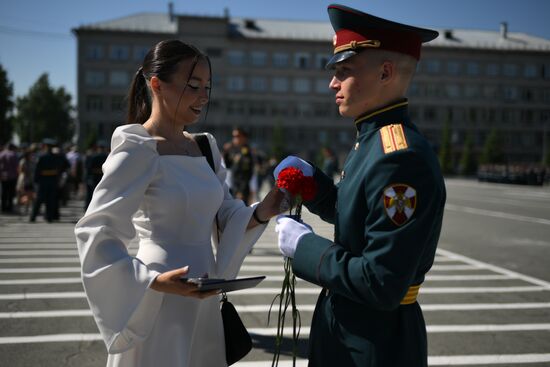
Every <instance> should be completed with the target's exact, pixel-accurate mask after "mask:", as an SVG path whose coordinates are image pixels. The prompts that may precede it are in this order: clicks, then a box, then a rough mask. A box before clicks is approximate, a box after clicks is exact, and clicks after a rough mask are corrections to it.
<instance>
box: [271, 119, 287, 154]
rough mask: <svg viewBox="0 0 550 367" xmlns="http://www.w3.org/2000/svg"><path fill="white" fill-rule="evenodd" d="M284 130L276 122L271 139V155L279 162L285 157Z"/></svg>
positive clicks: (278, 122)
mask: <svg viewBox="0 0 550 367" xmlns="http://www.w3.org/2000/svg"><path fill="white" fill-rule="evenodd" d="M284 134H285V133H284V129H283V126H282V124H281V123H280V121H277V122H276V124H275V126H274V127H273V135H272V137H271V140H272V141H271V153H272V154H273V156H274V157H275V158H276V159H277V161H281V160H282V159H283V158H284V155H285V136H284Z"/></svg>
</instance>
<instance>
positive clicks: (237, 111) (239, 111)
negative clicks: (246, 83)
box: [227, 101, 244, 116]
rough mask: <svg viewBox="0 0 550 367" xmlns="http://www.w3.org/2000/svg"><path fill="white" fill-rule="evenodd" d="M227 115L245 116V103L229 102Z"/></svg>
mask: <svg viewBox="0 0 550 367" xmlns="http://www.w3.org/2000/svg"><path fill="white" fill-rule="evenodd" d="M227 114H228V115H238V116H240V115H243V114H244V102H243V101H227Z"/></svg>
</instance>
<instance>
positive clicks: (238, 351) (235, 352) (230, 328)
mask: <svg viewBox="0 0 550 367" xmlns="http://www.w3.org/2000/svg"><path fill="white" fill-rule="evenodd" d="M195 141H196V142H197V144H198V145H199V148H200V150H201V152H202V155H204V156H205V157H206V160H207V161H208V164H209V165H210V167H211V168H212V170H213V171H214V173H215V172H216V170H215V168H214V160H213V158H212V149H211V148H210V143H209V141H208V137H207V136H206V135H204V134H197V135H195ZM216 228H218V216H217V215H216ZM219 237H220V234H219V233H218V241H219ZM220 303H221V314H222V322H223V333H224V338H225V360H226V361H227V364H228V365H229V366H231V365H232V364H233V363H235V362H237V361H239V360H240V359H242V358H243V357H244V356H246V355H247V354H248V352H250V350H251V349H252V338H251V337H250V334H248V331H247V330H246V327H245V326H244V324H243V322H242V320H241V318H240V316H239V314H238V313H237V310H236V309H235V307H234V306H233V304H232V303H231V302H229V301H228V300H227V295H226V294H225V293H223V294H222V299H221V301H220Z"/></svg>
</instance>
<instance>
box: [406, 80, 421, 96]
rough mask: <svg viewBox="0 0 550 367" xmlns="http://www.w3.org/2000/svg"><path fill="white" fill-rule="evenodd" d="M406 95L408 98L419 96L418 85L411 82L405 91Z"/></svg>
mask: <svg viewBox="0 0 550 367" xmlns="http://www.w3.org/2000/svg"><path fill="white" fill-rule="evenodd" d="M407 94H408V95H409V96H410V97H414V96H419V95H420V85H418V83H415V82H412V83H411V85H410V86H409V90H408V91H407Z"/></svg>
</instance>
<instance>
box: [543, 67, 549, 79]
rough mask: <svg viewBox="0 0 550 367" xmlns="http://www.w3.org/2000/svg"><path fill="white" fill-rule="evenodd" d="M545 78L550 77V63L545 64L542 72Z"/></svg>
mask: <svg viewBox="0 0 550 367" xmlns="http://www.w3.org/2000/svg"><path fill="white" fill-rule="evenodd" d="M542 76H543V77H544V79H550V64H544V71H543V73H542Z"/></svg>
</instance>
